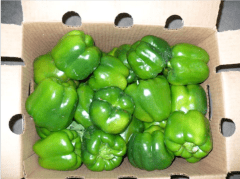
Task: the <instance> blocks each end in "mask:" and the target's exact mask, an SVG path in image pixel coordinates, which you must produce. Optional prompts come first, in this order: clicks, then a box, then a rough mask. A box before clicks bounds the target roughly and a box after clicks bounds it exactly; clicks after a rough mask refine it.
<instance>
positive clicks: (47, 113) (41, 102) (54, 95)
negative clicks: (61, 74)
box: [25, 78, 78, 131]
mask: <svg viewBox="0 0 240 179" xmlns="http://www.w3.org/2000/svg"><path fill="white" fill-rule="evenodd" d="M77 101H78V96H77V92H76V89H75V87H73V86H71V85H69V84H68V83H61V82H60V81H59V80H58V79H56V78H47V79H45V80H44V81H42V82H41V83H40V84H39V85H38V86H37V87H36V89H35V91H34V92H33V93H32V94H31V95H30V96H29V97H28V98H27V100H26V104H25V107H26V110H27V112H28V114H29V115H30V116H32V117H33V120H34V122H35V125H36V126H38V127H42V128H46V129H47V130H49V131H59V130H62V129H65V128H66V127H67V126H68V125H69V124H70V123H71V122H72V120H73V115H74V113H75V110H76V107H77Z"/></svg>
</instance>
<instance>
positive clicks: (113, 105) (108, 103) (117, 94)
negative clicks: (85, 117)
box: [89, 87, 135, 134]
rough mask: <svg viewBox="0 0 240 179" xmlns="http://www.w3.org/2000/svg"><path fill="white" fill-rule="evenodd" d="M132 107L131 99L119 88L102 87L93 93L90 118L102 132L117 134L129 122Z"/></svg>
mask: <svg viewBox="0 0 240 179" xmlns="http://www.w3.org/2000/svg"><path fill="white" fill-rule="evenodd" d="M134 107H135V105H134V101H133V99H132V98H131V97H130V96H129V95H127V94H125V93H124V91H123V90H121V89H120V88H118V87H107V88H102V89H100V90H98V91H96V92H95V94H94V97H93V101H92V103H91V105H90V109H89V112H90V119H91V121H92V123H93V124H94V125H96V126H97V127H99V128H100V129H101V130H103V131H104V132H106V133H110V134H119V133H121V132H123V131H124V129H126V128H127V126H128V124H129V123H130V122H131V119H132V113H133V111H134Z"/></svg>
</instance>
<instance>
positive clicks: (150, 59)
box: [127, 35, 171, 79]
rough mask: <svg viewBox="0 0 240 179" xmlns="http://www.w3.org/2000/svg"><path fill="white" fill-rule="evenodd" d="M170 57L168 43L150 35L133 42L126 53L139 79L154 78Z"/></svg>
mask: <svg viewBox="0 0 240 179" xmlns="http://www.w3.org/2000/svg"><path fill="white" fill-rule="evenodd" d="M170 58H171V48H170V46H169V45H168V43H167V42H166V41H165V40H163V39H161V38H158V37H156V36H152V35H148V36H145V37H143V38H142V39H141V40H140V41H137V42H135V43H134V44H133V45H132V46H131V49H130V50H129V51H128V54H127V60H128V63H129V65H130V66H131V68H132V70H133V71H134V73H135V74H136V75H137V77H139V78H141V79H149V78H155V77H156V76H157V75H158V74H159V73H161V72H162V70H163V69H164V68H165V67H166V65H167V62H168V61H169V59H170Z"/></svg>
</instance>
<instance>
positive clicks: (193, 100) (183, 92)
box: [171, 84, 207, 114]
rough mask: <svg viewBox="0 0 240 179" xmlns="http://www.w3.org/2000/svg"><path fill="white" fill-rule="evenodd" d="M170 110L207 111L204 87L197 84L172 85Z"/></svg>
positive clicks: (204, 112)
mask: <svg viewBox="0 0 240 179" xmlns="http://www.w3.org/2000/svg"><path fill="white" fill-rule="evenodd" d="M171 94H172V112H173V111H183V112H185V113H186V112H188V111H189V110H197V111H199V112H201V113H203V114H206V113H207V96H206V93H205V91H204V89H203V88H202V87H201V86H200V85H199V84H197V85H186V86H183V85H172V86H171Z"/></svg>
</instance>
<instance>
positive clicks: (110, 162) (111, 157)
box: [82, 126, 127, 171]
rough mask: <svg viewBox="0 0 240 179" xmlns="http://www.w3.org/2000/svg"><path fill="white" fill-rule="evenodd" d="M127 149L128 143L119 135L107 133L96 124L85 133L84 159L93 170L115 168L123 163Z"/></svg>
mask: <svg viewBox="0 0 240 179" xmlns="http://www.w3.org/2000/svg"><path fill="white" fill-rule="evenodd" d="M126 151H127V146H126V143H125V141H124V140H123V139H122V137H120V136H119V135H113V134H108V133H105V132H103V131H102V130H99V129H97V128H96V127H94V126H90V127H88V128H87V129H86V131H85V133H84V136H83V142H82V160H83V163H84V164H85V165H86V167H87V168H88V169H90V170H92V171H103V170H113V169H114V168H116V167H118V166H119V165H120V164H121V162H122V159H123V156H124V155H125V154H126Z"/></svg>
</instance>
